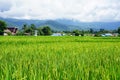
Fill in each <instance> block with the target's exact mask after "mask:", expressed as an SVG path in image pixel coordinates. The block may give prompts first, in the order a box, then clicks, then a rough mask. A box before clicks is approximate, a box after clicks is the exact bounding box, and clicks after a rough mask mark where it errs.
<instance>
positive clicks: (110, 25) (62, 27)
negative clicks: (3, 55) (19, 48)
mask: <svg viewBox="0 0 120 80" xmlns="http://www.w3.org/2000/svg"><path fill="white" fill-rule="evenodd" d="M0 20H3V21H5V22H6V23H7V25H8V26H9V27H13V26H15V27H18V28H19V29H21V28H22V26H23V24H28V25H30V24H35V25H36V27H41V26H46V25H48V26H50V27H51V29H53V30H56V31H71V30H75V29H78V30H89V29H90V28H92V29H94V30H99V29H105V30H115V29H117V28H118V27H120V22H80V21H76V20H69V19H56V20H26V19H12V18H0Z"/></svg>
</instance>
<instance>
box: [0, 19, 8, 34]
mask: <svg viewBox="0 0 120 80" xmlns="http://www.w3.org/2000/svg"><path fill="white" fill-rule="evenodd" d="M6 26H7V24H6V22H4V21H1V20H0V35H3V34H4V29H6V28H7V27H6Z"/></svg>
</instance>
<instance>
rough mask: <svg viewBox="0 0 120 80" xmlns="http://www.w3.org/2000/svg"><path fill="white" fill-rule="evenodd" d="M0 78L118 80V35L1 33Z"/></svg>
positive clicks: (14, 79)
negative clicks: (66, 35)
mask: <svg viewBox="0 0 120 80" xmlns="http://www.w3.org/2000/svg"><path fill="white" fill-rule="evenodd" d="M0 80H120V38H118V37H51V36H49V37H48V36H46V37H45V36H44V37H30V36H26V37H25V36H24V37H23V36H21V37H20V36H19V37H17V36H16V37H15V36H6V37H5V36H1V37H0Z"/></svg>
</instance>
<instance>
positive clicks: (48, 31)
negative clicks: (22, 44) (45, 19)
mask: <svg viewBox="0 0 120 80" xmlns="http://www.w3.org/2000/svg"><path fill="white" fill-rule="evenodd" d="M42 32H43V33H44V35H45V36H48V35H51V34H52V30H51V28H50V27H49V26H44V27H43V28H42Z"/></svg>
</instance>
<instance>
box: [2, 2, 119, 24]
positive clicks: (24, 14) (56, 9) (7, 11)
mask: <svg viewBox="0 0 120 80" xmlns="http://www.w3.org/2000/svg"><path fill="white" fill-rule="evenodd" d="M0 17H3V18H16V19H39V20H45V19H52V20H54V19H63V18H64V19H73V20H78V21H82V22H96V21H98V22H111V21H120V0H0Z"/></svg>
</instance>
